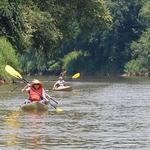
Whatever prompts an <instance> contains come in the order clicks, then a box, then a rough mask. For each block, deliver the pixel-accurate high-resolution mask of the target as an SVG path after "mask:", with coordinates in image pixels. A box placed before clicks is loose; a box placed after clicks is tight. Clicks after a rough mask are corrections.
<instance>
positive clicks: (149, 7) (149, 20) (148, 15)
mask: <svg viewBox="0 0 150 150" xmlns="http://www.w3.org/2000/svg"><path fill="white" fill-rule="evenodd" d="M139 17H140V20H141V21H142V22H143V23H145V24H146V26H148V27H150V1H147V2H145V4H144V6H143V7H142V9H141V10H140V13H139Z"/></svg>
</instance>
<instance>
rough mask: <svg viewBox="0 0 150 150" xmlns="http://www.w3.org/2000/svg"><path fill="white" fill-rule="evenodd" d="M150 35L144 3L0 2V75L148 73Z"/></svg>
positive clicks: (133, 0)
mask: <svg viewBox="0 0 150 150" xmlns="http://www.w3.org/2000/svg"><path fill="white" fill-rule="evenodd" d="M149 33H150V2H149V0H126V1H125V0H107V1H105V0H44V1H43V0H25V1H23V0H1V1H0V58H2V59H0V65H1V69H0V75H1V76H4V69H3V66H5V64H11V65H12V66H14V67H20V68H21V69H22V70H23V71H24V72H26V73H31V74H34V73H39V72H42V73H46V72H52V73H60V72H61V71H62V70H64V69H66V70H67V71H68V73H74V72H76V71H79V72H84V73H86V74H91V73H101V74H108V73H115V74H116V73H117V74H118V73H122V72H123V71H125V72H127V73H128V74H141V73H148V72H149V71H150V67H149V64H150V44H149V43H150V34H149ZM7 54H8V55H7ZM10 56H12V57H11V59H10ZM17 62H19V63H17Z"/></svg>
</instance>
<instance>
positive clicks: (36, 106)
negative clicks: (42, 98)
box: [21, 102, 48, 111]
mask: <svg viewBox="0 0 150 150" xmlns="http://www.w3.org/2000/svg"><path fill="white" fill-rule="evenodd" d="M21 109H22V110H24V111H47V110H48V104H42V103H39V102H31V103H27V104H22V105H21Z"/></svg>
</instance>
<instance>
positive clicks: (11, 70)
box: [5, 65, 63, 112]
mask: <svg viewBox="0 0 150 150" xmlns="http://www.w3.org/2000/svg"><path fill="white" fill-rule="evenodd" d="M5 70H6V72H7V73H9V74H10V75H12V76H13V77H15V78H17V79H21V80H22V81H24V82H25V83H29V82H28V81H27V80H26V79H24V78H23V77H22V76H21V74H20V73H19V72H18V71H16V70H15V69H14V68H13V67H11V66H10V65H6V66H5ZM43 98H44V97H43ZM51 100H53V99H52V98H51ZM54 102H56V101H54ZM57 103H58V102H57ZM50 105H51V106H53V107H54V108H55V109H56V111H57V112H61V111H63V109H61V108H58V107H56V106H54V105H53V104H51V103H50Z"/></svg>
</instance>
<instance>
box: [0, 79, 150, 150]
mask: <svg viewBox="0 0 150 150" xmlns="http://www.w3.org/2000/svg"><path fill="white" fill-rule="evenodd" d="M41 80H42V81H43V84H44V87H45V89H46V90H47V92H48V94H50V95H51V96H52V97H53V98H54V99H55V100H57V101H58V102H59V105H58V107H60V108H62V109H63V110H64V111H63V112H56V111H55V109H54V108H53V107H51V106H49V110H48V111H47V112H43V113H27V112H23V111H22V110H21V109H20V105H21V104H22V103H23V101H24V99H25V98H26V94H25V93H22V92H20V89H21V88H23V86H24V84H23V83H18V84H17V86H19V87H18V88H16V90H15V91H13V92H11V90H12V89H13V88H15V87H16V84H14V85H9V84H8V85H3V86H0V150H149V149H150V80H149V79H144V78H135V79H131V78H114V79H109V78H105V79H102V78H95V79H94V80H92V79H87V78H83V79H82V80H81V79H79V80H78V79H77V80H74V81H71V80H70V81H69V83H70V84H71V85H72V87H73V91H71V92H54V91H52V90H51V88H52V85H53V83H54V82H53V81H49V79H48V78H44V77H43V78H41ZM48 81H49V82H48Z"/></svg>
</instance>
